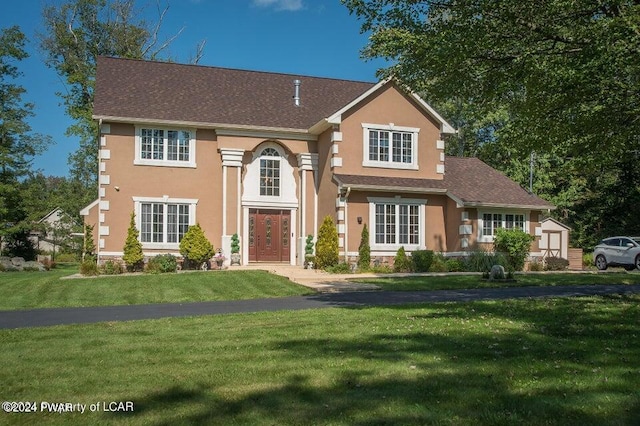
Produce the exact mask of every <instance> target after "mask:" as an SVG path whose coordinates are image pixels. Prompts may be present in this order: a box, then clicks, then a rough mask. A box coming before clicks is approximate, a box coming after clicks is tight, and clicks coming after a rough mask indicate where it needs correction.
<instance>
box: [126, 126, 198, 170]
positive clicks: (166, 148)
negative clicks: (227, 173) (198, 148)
mask: <svg viewBox="0 0 640 426" xmlns="http://www.w3.org/2000/svg"><path fill="white" fill-rule="evenodd" d="M194 134H195V132H194V131H190V130H184V129H183V130H179V129H166V128H151V127H138V128H137V129H136V156H135V160H134V164H141V165H150V166H171V167H195V166H196V162H195V139H194V137H193V136H194Z"/></svg>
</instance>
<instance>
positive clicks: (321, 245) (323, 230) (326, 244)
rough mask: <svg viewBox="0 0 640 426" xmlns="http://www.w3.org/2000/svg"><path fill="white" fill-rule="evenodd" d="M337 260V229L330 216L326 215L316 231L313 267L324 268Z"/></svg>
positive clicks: (335, 263) (334, 263) (332, 264)
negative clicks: (316, 238) (316, 239)
mask: <svg viewBox="0 0 640 426" xmlns="http://www.w3.org/2000/svg"><path fill="white" fill-rule="evenodd" d="M338 262H339V258H338V230H337V229H336V226H335V225H334V223H333V220H332V219H331V216H326V217H325V218H324V221H323V222H322V226H320V230H319V231H318V241H316V263H315V267H316V268H317V269H325V268H327V267H329V266H335V265H337V264H338Z"/></svg>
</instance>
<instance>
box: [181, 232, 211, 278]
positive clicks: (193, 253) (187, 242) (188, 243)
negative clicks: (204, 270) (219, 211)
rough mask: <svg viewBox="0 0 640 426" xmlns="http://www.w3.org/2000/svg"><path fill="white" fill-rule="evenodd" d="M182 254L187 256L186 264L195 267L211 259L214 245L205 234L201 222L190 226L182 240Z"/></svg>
mask: <svg viewBox="0 0 640 426" xmlns="http://www.w3.org/2000/svg"><path fill="white" fill-rule="evenodd" d="M180 254H181V255H182V256H184V257H185V260H186V261H185V264H186V265H188V266H192V267H195V268H200V266H201V265H202V264H203V263H204V262H206V261H208V260H209V259H211V257H212V256H213V245H211V243H210V242H209V240H208V239H207V237H206V236H205V235H204V232H203V231H202V228H201V227H200V224H196V225H193V226H190V227H189V229H188V230H187V233H186V234H184V237H182V241H180Z"/></svg>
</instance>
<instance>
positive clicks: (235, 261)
mask: <svg viewBox="0 0 640 426" xmlns="http://www.w3.org/2000/svg"><path fill="white" fill-rule="evenodd" d="M231 265H240V239H239V238H238V234H233V235H232V236H231Z"/></svg>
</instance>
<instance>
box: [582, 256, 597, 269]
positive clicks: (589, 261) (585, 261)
mask: <svg viewBox="0 0 640 426" xmlns="http://www.w3.org/2000/svg"><path fill="white" fill-rule="evenodd" d="M594 266H595V263H594V261H593V253H582V269H592V268H593V267H594Z"/></svg>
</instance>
